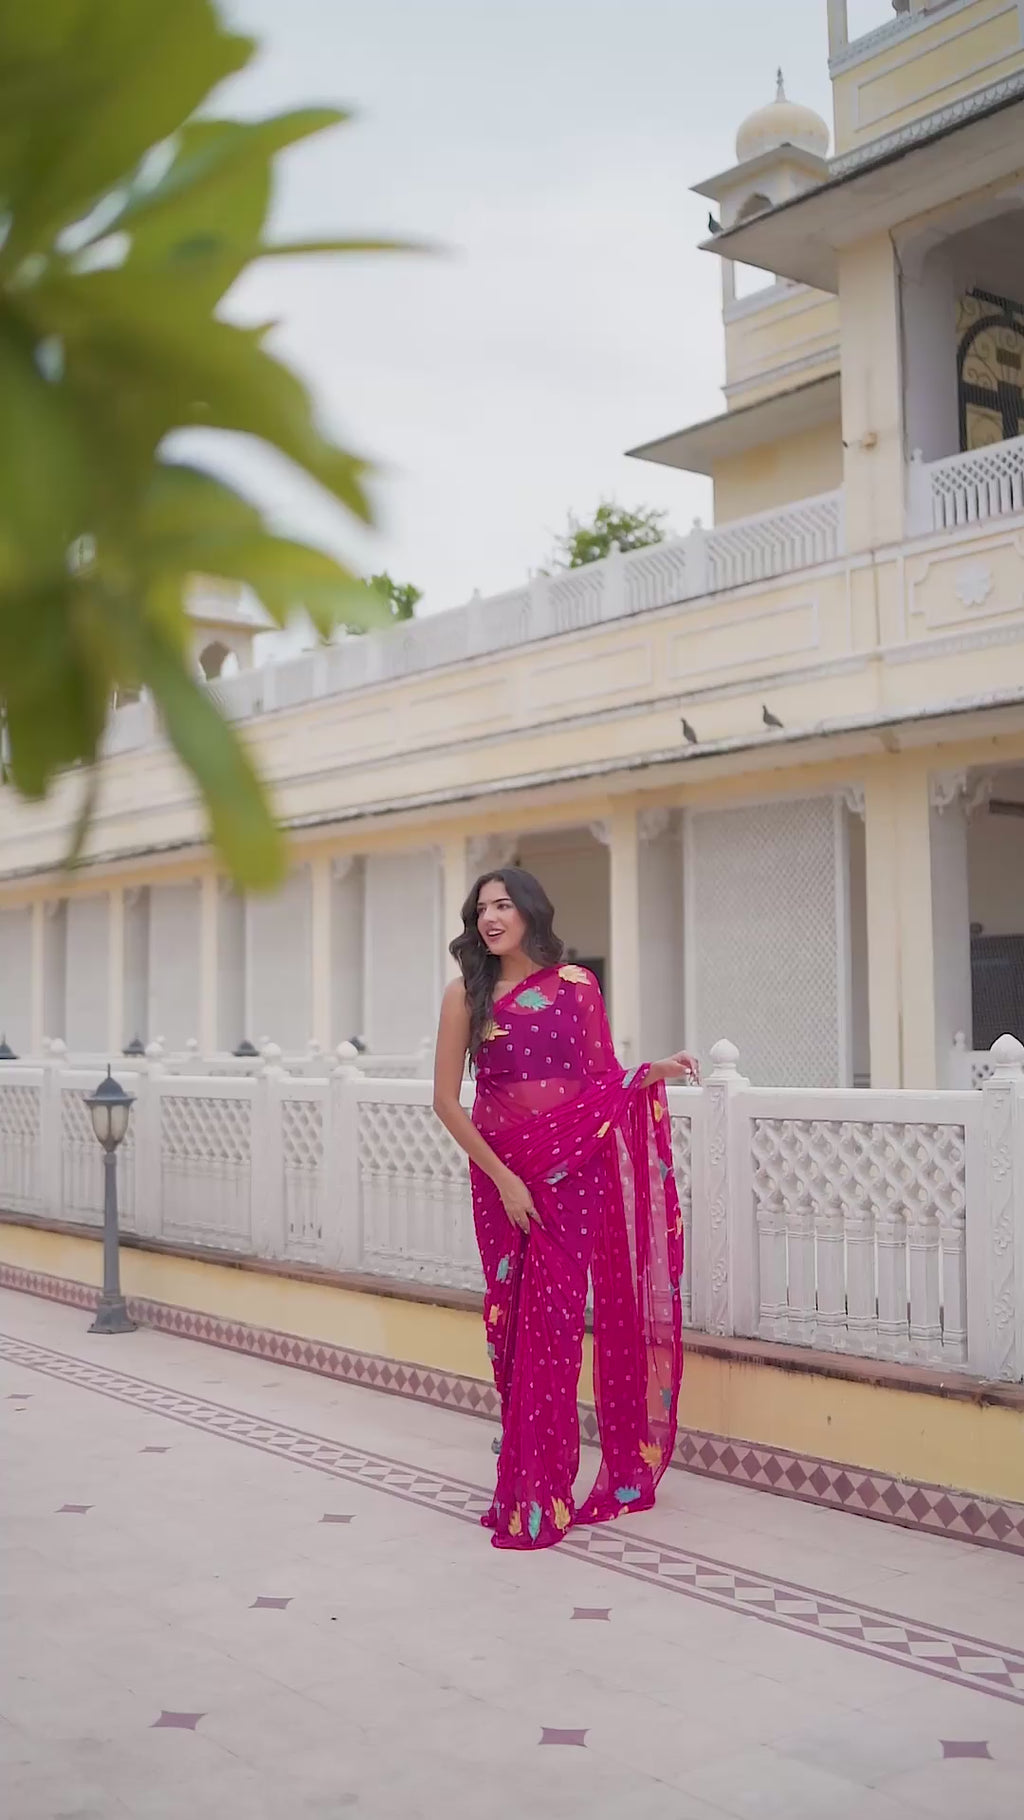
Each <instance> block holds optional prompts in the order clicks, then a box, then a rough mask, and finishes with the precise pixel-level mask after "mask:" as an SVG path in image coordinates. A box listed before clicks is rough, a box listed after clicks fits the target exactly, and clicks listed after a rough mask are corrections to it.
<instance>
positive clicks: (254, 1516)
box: [0, 1292, 1024, 1820]
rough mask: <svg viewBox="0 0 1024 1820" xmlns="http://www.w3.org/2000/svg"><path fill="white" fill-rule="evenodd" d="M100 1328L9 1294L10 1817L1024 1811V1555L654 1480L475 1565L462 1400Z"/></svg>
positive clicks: (291, 1819)
mask: <svg viewBox="0 0 1024 1820" xmlns="http://www.w3.org/2000/svg"><path fill="white" fill-rule="evenodd" d="M87 1326H88V1316H84V1315H82V1314H81V1313H79V1312H78V1311H75V1310H71V1309H67V1308H63V1307H59V1306H55V1305H52V1304H49V1303H45V1302H40V1301H34V1300H32V1299H31V1298H29V1297H23V1296H18V1295H15V1294H12V1293H9V1292H3V1293H0V1336H2V1337H0V1415H2V1419H3V1428H4V1434H3V1447H4V1461H5V1471H4V1480H5V1484H4V1488H3V1492H2V1496H3V1500H4V1506H5V1510H4V1535H3V1541H4V1551H3V1553H4V1563H5V1570H6V1571H5V1574H4V1582H3V1605H4V1620H3V1634H4V1637H5V1639H6V1648H5V1649H4V1651H3V1656H4V1666H3V1670H2V1681H0V1715H2V1717H0V1758H2V1767H0V1786H2V1787H3V1789H4V1797H3V1809H4V1813H5V1815H6V1816H7V1820H71V1817H72V1816H73V1817H74V1820H124V1817H125V1816H130V1817H131V1820H158V1817H159V1820H213V1817H214V1816H216V1817H217V1820H236V1817H237V1820H313V1817H314V1816H315V1817H317V1820H328V1817H329V1816H330V1817H331V1820H340V1817H342V1816H348V1815H349V1814H351V1815H353V1816H356V1817H359V1820H364V1817H365V1820H418V1817H420V1816H422V1817H423V1820H470V1816H472V1820H480V1816H484V1817H485V1820H533V1817H534V1816H536V1820H542V1817H543V1820H547V1817H549V1816H552V1817H559V1816H574V1817H575V1816H579V1817H580V1820H723V1816H728V1817H731V1820H853V1817H854V1816H855V1817H856V1820H914V1817H915V1816H921V1815H932V1816H934V1815H943V1816H955V1820H1011V1817H1013V1820H1019V1816H1020V1814H1021V1812H1022V1798H1021V1792H1020V1791H1021V1787H1022V1777H1024V1559H1021V1558H1013V1557H1007V1556H1002V1555H999V1554H996V1553H993V1552H992V1551H989V1550H984V1549H978V1548H974V1547H971V1546H969V1545H967V1544H960V1543H956V1542H950V1541H946V1540H942V1539H940V1538H937V1537H930V1536H916V1535H912V1534H908V1533H906V1532H904V1531H902V1530H896V1529H892V1528H889V1527H886V1526H884V1525H881V1524H875V1523H870V1522H866V1521H865V1520H863V1519H860V1518H856V1517H853V1516H848V1515H844V1514H842V1513H839V1512H831V1511H821V1510H816V1509H814V1508H813V1507H811V1506H808V1505H802V1504H797V1503H795V1502H792V1501H787V1500H784V1499H781V1498H774V1497H769V1496H766V1495H765V1494H764V1493H762V1492H756V1491H745V1490H743V1489H742V1488H739V1487H734V1486H729V1485H723V1484H719V1483H714V1482H711V1481H705V1480H701V1479H699V1478H695V1477H692V1476H690V1475H689V1474H683V1473H675V1472H674V1473H670V1474H669V1475H668V1478H667V1480H666V1482H665V1485H664V1486H663V1490H662V1495H661V1497H660V1500H659V1504H658V1508H657V1510H656V1511H654V1512H653V1513H651V1514H650V1515H649V1516H646V1517H639V1518H634V1519H633V1520H632V1522H630V1521H629V1520H628V1519H624V1521H623V1523H622V1524H621V1525H615V1526H614V1527H605V1528H603V1529H597V1530H592V1531H589V1532H581V1533H580V1535H579V1537H578V1539H573V1538H570V1541H569V1543H567V1544H566V1545H564V1546H563V1547H562V1548H560V1549H557V1550H552V1551H549V1552H546V1553H544V1554H542V1555H539V1556H532V1557H531V1556H524V1555H516V1554H508V1553H497V1552H496V1551H495V1550H493V1549H491V1548H490V1547H489V1546H488V1543H487V1539H486V1537H485V1535H484V1533H483V1532H482V1531H481V1530H479V1529H478V1528H477V1526H476V1516H477V1513H478V1512H479V1510H480V1509H481V1508H483V1505H484V1502H485V1494H484V1488H485V1487H486V1485H487V1483H488V1480H489V1477H490V1473H491V1467H492V1459H491V1454H490V1439H491V1434H492V1430H491V1429H490V1428H489V1427H487V1426H486V1425H484V1424H483V1423H480V1422H477V1421H475V1420H473V1419H472V1418H470V1417H467V1416H461V1415H458V1414H456V1413H454V1412H448V1411H445V1410H435V1409H429V1408H424V1407H420V1406H418V1405H416V1404H413V1403H408V1402H403V1401H401V1400H399V1399H392V1398H388V1397H384V1396H381V1395H379V1394H378V1393H375V1392H372V1391H362V1390H358V1389H355V1388H350V1387H348V1386H343V1385H338V1384H337V1383H333V1382H330V1381H328V1380H325V1379H318V1378H315V1377H309V1376H306V1375H303V1374H301V1373H299V1372H294V1371H289V1370H287V1369H283V1368H282V1369H275V1368H273V1367H270V1366H268V1365H267V1364H266V1363H265V1362H261V1361H258V1360H252V1359H247V1358H242V1357H239V1356H236V1355H234V1354H231V1353H227V1352H218V1351H216V1350H214V1349H212V1348H210V1347H205V1346H201V1345H196V1344H193V1343H191V1342H186V1341H181V1340H175V1339H171V1338H169V1337H166V1336H163V1335H159V1334H155V1333H149V1332H141V1333H138V1334H134V1335H126V1336H120V1337H118V1338H114V1339H101V1338H98V1337H96V1336H93V1335H90V1334H88V1333H87V1331H86V1329H87ZM837 1394H841V1392H839V1393H837ZM979 1639H984V1641H979Z"/></svg>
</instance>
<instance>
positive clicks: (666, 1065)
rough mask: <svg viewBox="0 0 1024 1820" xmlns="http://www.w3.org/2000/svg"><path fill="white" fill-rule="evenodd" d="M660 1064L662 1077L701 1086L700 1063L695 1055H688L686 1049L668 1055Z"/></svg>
mask: <svg viewBox="0 0 1024 1820" xmlns="http://www.w3.org/2000/svg"><path fill="white" fill-rule="evenodd" d="M658 1066H659V1068H661V1069H662V1070H663V1076H662V1078H663V1079H664V1080H666V1081H684V1082H686V1083H687V1084H688V1085H690V1086H693V1087H699V1086H700V1063H699V1062H698V1060H697V1057H696V1056H695V1055H687V1053H686V1050H685V1049H680V1050H679V1052H678V1054H676V1055H670V1056H668V1057H667V1059H666V1060H665V1061H663V1062H659V1063H658Z"/></svg>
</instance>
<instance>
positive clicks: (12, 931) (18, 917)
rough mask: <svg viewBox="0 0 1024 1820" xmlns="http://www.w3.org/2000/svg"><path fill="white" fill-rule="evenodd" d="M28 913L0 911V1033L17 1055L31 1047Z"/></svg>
mask: <svg viewBox="0 0 1024 1820" xmlns="http://www.w3.org/2000/svg"><path fill="white" fill-rule="evenodd" d="M31 968H32V912H31V910H30V909H29V906H28V905H27V904H26V905H24V906H23V907H19V908H18V909H16V910H0V1036H6V1038H7V1041H8V1043H9V1044H10V1046H11V1048H12V1049H13V1050H14V1051H15V1053H16V1054H17V1055H19V1056H23V1055H25V1053H26V1051H27V1050H29V1049H30V1048H31V1046H32V971H31Z"/></svg>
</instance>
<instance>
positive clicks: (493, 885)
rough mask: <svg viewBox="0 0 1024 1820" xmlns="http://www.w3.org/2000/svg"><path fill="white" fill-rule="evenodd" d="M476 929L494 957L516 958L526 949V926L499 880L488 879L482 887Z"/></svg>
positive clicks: (477, 908)
mask: <svg viewBox="0 0 1024 1820" xmlns="http://www.w3.org/2000/svg"><path fill="white" fill-rule="evenodd" d="M476 926H477V929H478V930H479V932H480V939H481V941H482V942H483V944H484V946H485V947H486V948H487V950H488V952H489V953H491V954H499V955H500V954H515V953H516V952H517V951H518V950H519V949H520V948H521V947H522V945H523V940H524V938H525V935H526V923H525V922H524V920H523V918H522V917H521V916H520V914H519V911H518V910H517V909H516V907H515V904H514V903H513V902H512V899H511V898H510V897H509V894H508V892H507V891H506V889H505V887H504V885H503V884H502V882H501V880H500V879H499V878H492V879H488V881H487V883H486V885H481V887H480V895H479V897H478V898H477V900H476Z"/></svg>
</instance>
